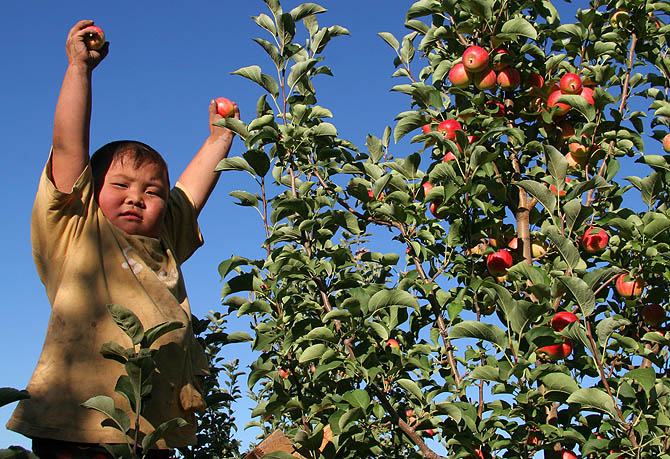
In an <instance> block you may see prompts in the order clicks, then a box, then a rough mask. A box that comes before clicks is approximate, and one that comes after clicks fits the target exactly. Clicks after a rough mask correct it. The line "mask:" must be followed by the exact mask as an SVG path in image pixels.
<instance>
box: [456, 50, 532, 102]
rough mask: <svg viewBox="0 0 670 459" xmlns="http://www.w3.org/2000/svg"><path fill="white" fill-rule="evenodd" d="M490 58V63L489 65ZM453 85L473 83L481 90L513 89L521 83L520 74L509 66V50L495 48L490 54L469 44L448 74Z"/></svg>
mask: <svg viewBox="0 0 670 459" xmlns="http://www.w3.org/2000/svg"><path fill="white" fill-rule="evenodd" d="M489 60H491V61H492V62H491V65H489ZM448 78H449V81H450V82H451V84H453V85H454V86H457V87H459V88H464V87H467V86H470V85H471V84H474V85H475V86H476V87H477V89H481V90H482V91H486V90H492V89H495V88H496V86H498V87H500V88H501V89H503V90H505V91H513V90H515V89H516V88H518V87H519V85H520V84H521V74H520V73H519V71H518V70H517V69H515V68H514V67H510V66H509V52H507V50H506V49H504V48H496V49H495V50H494V51H493V53H492V56H490V55H489V52H488V51H486V50H485V49H484V48H482V47H481V46H470V47H468V48H467V49H466V50H465V51H464V52H463V56H462V59H461V62H458V63H457V64H455V65H454V66H453V67H452V68H451V70H449V75H448Z"/></svg>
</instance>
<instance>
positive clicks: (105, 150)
mask: <svg viewBox="0 0 670 459" xmlns="http://www.w3.org/2000/svg"><path fill="white" fill-rule="evenodd" d="M127 158H130V159H132V160H133V166H134V167H136V168H137V167H140V166H141V165H142V164H144V163H146V162H148V163H152V164H155V165H157V166H158V167H160V168H161V169H163V171H164V172H165V180H166V183H167V185H168V187H169V185H170V176H169V174H168V167H167V163H166V162H165V160H164V159H163V157H162V156H161V155H160V153H158V152H157V151H156V150H154V149H153V148H151V147H150V146H149V145H147V144H144V143H142V142H138V141H137V140H117V141H115V142H110V143H108V144H106V145H103V146H102V147H100V148H99V149H98V150H97V151H96V152H95V153H93V155H91V172H92V173H93V181H94V183H96V186H101V184H102V177H104V175H105V174H106V173H107V171H108V170H109V166H110V165H111V164H112V163H113V162H114V161H121V162H123V161H124V160H125V159H127Z"/></svg>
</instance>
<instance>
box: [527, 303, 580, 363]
mask: <svg viewBox="0 0 670 459" xmlns="http://www.w3.org/2000/svg"><path fill="white" fill-rule="evenodd" d="M576 321H577V316H576V315H574V314H573V313H571V312H569V311H560V312H558V313H556V315H554V317H553V318H552V319H551V322H550V325H551V328H553V329H554V330H555V331H557V332H560V331H562V330H563V329H564V328H565V327H567V326H568V325H570V324H571V323H573V322H576ZM535 354H536V355H537V356H538V357H539V358H540V359H543V360H549V361H551V362H555V361H557V360H560V359H565V358H566V357H568V356H570V354H572V340H570V339H567V338H564V339H563V343H561V344H550V345H549V346H544V347H541V348H539V349H537V350H536V351H535Z"/></svg>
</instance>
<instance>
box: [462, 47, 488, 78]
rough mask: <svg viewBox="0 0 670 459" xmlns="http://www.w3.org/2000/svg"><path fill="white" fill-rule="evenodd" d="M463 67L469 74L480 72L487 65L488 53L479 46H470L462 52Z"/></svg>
mask: <svg viewBox="0 0 670 459" xmlns="http://www.w3.org/2000/svg"><path fill="white" fill-rule="evenodd" d="M463 65H464V66H465V68H466V69H467V70H468V71H470V72H473V73H477V72H481V71H482V70H484V69H485V68H486V67H488V65H489V53H488V52H487V51H486V50H485V49H484V48H482V47H481V46H470V47H469V48H468V49H466V50H465V51H464V52H463Z"/></svg>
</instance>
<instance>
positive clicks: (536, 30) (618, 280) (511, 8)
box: [219, 0, 670, 458]
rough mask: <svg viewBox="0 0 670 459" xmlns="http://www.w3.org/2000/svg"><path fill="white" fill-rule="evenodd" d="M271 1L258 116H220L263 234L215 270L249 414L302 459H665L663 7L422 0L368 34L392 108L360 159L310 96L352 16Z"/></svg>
mask: <svg viewBox="0 0 670 459" xmlns="http://www.w3.org/2000/svg"><path fill="white" fill-rule="evenodd" d="M265 3H266V4H267V7H268V10H269V11H267V13H261V14H259V15H258V16H255V17H254V18H253V20H254V21H255V22H256V23H257V24H258V25H259V26H260V28H261V29H263V33H264V35H263V38H255V39H254V41H255V42H256V43H258V44H259V45H260V47H261V48H262V49H263V50H264V51H265V53H266V54H267V56H268V57H269V59H268V60H267V61H266V62H267V63H268V64H263V66H259V65H251V66H248V67H244V68H240V69H239V70H237V71H235V72H233V73H234V74H237V75H240V76H242V77H244V78H247V79H249V80H251V81H252V82H254V83H256V84H257V85H258V87H260V97H259V99H258V103H257V107H256V117H255V118H254V119H252V120H249V122H248V123H245V122H242V121H238V120H232V119H227V120H222V121H221V122H220V123H221V124H222V125H225V126H227V127H229V128H231V129H233V130H234V131H235V132H236V133H237V134H238V135H239V136H240V137H241V138H242V139H243V141H244V142H245V148H246V151H245V153H244V154H243V155H242V156H241V157H235V158H229V159H226V160H224V161H222V162H221V164H220V165H219V169H220V170H238V171H244V172H246V173H248V174H249V176H250V177H251V179H252V180H250V182H249V183H250V188H249V190H238V191H234V192H232V193H231V195H232V196H233V197H234V198H235V199H236V202H237V204H239V205H242V206H248V207H249V208H250V210H252V211H255V212H257V214H258V216H259V222H260V224H262V225H263V228H264V229H265V236H266V238H265V240H264V241H259V245H260V246H262V248H263V250H264V253H265V257H264V258H263V259H251V258H248V257H245V254H244V253H239V254H237V255H235V256H233V257H232V258H230V259H227V260H225V261H223V262H222V263H221V265H220V274H221V276H222V278H223V279H224V280H225V284H224V286H223V292H222V297H223V302H224V304H225V306H226V307H227V308H229V309H230V311H233V312H235V313H236V314H237V315H238V316H245V317H248V318H249V320H250V321H251V324H252V327H253V330H254V339H253V344H252V347H253V350H254V351H256V352H257V355H258V359H257V360H256V361H255V362H254V363H253V364H252V365H251V368H250V374H249V387H250V388H251V389H252V390H253V391H254V393H255V394H256V396H257V398H258V405H257V406H256V408H255V409H254V412H253V415H254V416H255V418H256V419H257V420H256V421H254V422H252V425H254V426H256V427H259V428H261V429H262V430H263V431H264V432H266V433H269V432H271V431H272V430H274V429H281V430H283V431H284V432H285V433H286V434H287V435H288V436H289V437H290V438H291V439H292V440H293V441H294V443H295V444H296V445H298V447H299V451H300V453H301V454H302V455H303V456H305V457H309V458H316V457H326V458H356V457H389V456H394V457H429V458H437V457H443V456H444V457H460V458H465V457H469V458H475V457H478V458H488V457H505V458H528V457H540V455H541V454H543V455H544V457H547V458H552V457H576V456H575V455H576V454H579V455H581V456H583V457H608V456H609V457H612V458H625V457H631V458H633V457H635V458H642V457H661V458H662V457H670V455H669V454H668V453H667V451H668V449H669V448H668V446H669V445H668V443H669V437H668V434H669V433H670V430H669V429H670V412H669V410H670V380H669V379H668V369H669V367H668V360H667V356H668V346H669V345H670V335H669V334H667V333H666V329H665V328H664V321H665V318H666V311H667V309H668V307H669V305H668V297H669V296H670V291H669V290H670V288H669V287H670V270H669V268H668V265H669V262H670V236H669V233H668V230H669V229H670V209H668V200H669V199H670V195H669V192H668V190H669V189H670V188H669V185H670V183H669V182H670V156H668V155H663V154H662V153H661V148H662V141H663V138H664V137H665V135H666V134H667V132H668V130H669V129H670V102H669V99H668V97H669V96H668V88H669V87H670V58H668V56H667V53H668V44H667V39H668V37H669V36H670V25H667V23H668V17H669V16H668V13H670V4H669V3H667V2H663V1H652V0H648V1H644V0H617V1H609V2H606V1H599V0H596V1H593V2H591V3H590V5H588V6H586V4H584V5H581V6H582V7H583V8H581V9H577V8H576V7H572V6H571V5H569V2H568V3H567V4H561V5H557V4H556V2H554V3H552V2H551V1H550V0H528V1H523V2H509V1H503V0H467V1H458V0H442V1H438V0H420V1H417V2H415V3H413V4H411V6H409V10H408V11H407V15H406V18H405V26H406V28H407V29H408V33H407V35H405V36H404V37H395V36H393V35H392V34H390V33H385V32H381V33H379V35H380V38H381V39H382V40H383V41H382V40H380V46H384V47H385V46H386V44H387V45H389V47H390V48H389V47H386V48H385V49H388V50H389V55H390V60H391V59H393V64H394V66H395V72H394V74H393V75H394V76H395V77H397V79H398V84H397V85H396V86H394V87H393V88H391V90H392V91H397V92H399V93H402V94H405V95H406V96H407V106H406V110H405V111H402V112H401V113H399V114H397V116H395V123H394V127H393V128H390V127H389V128H387V129H386V131H385V132H383V133H377V134H378V135H372V134H371V135H369V136H368V137H367V141H366V143H365V146H364V147H363V148H358V147H357V146H355V145H354V144H353V143H352V142H350V141H347V140H345V139H343V138H340V137H339V135H338V131H337V129H336V127H335V126H334V125H333V124H332V123H329V122H328V121H327V120H328V119H329V118H331V117H332V113H331V112H330V111H329V110H328V109H327V108H326V107H322V106H320V105H319V104H318V101H317V90H316V87H317V86H318V79H319V78H322V76H321V75H331V70H330V69H329V68H328V67H327V66H325V65H324V63H323V59H324V57H325V54H324V52H325V49H326V47H327V45H328V44H329V43H330V41H331V40H332V39H334V38H336V37H338V36H340V35H346V34H347V33H348V32H347V30H346V29H345V28H344V27H341V26H322V25H320V24H319V22H318V20H317V18H319V20H320V19H321V18H323V17H327V15H325V14H322V13H324V12H325V9H324V8H322V7H321V6H319V5H316V4H314V3H305V4H300V5H298V6H295V7H294V8H293V9H290V10H284V9H283V8H282V6H281V5H280V3H279V1H278V0H265ZM559 10H560V11H561V12H563V11H567V10H571V11H572V10H574V11H575V14H574V17H572V18H568V17H564V16H565V14H564V13H563V14H562V15H561V14H559ZM571 21H572V22H571ZM384 42H385V43H386V44H385V43H384ZM401 139H402V140H401ZM399 141H402V142H408V147H404V148H403V149H402V151H399V149H396V148H395V144H397V142H399ZM667 143H668V144H670V138H669V140H668V142H667ZM668 147H669V148H668V149H669V150H670V145H668ZM633 166H635V168H634V171H635V173H636V174H638V175H639V176H632V175H631V173H630V171H631V170H633V169H631V167H633ZM277 457H279V456H277Z"/></svg>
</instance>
